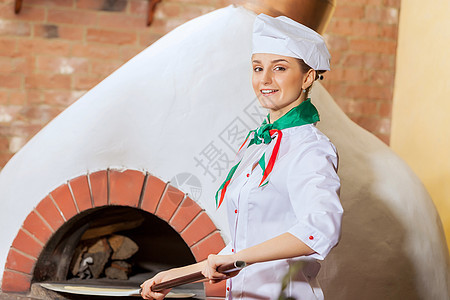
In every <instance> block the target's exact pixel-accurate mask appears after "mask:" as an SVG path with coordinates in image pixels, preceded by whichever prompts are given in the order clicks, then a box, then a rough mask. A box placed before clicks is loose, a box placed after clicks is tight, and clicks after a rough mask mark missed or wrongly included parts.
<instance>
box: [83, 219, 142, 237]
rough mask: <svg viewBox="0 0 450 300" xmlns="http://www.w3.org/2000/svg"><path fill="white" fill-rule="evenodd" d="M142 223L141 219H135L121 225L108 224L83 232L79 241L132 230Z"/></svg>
mask: <svg viewBox="0 0 450 300" xmlns="http://www.w3.org/2000/svg"><path fill="white" fill-rule="evenodd" d="M143 222H144V219H143V218H141V219H137V220H134V221H126V222H121V223H115V224H110V225H105V226H99V227H94V228H89V229H88V230H86V231H85V232H84V234H83V236H82V237H81V240H82V241H84V240H89V239H93V238H98V237H102V236H106V235H109V234H112V233H114V232H118V231H123V230H129V229H134V228H137V227H139V226H141V224H142V223H143Z"/></svg>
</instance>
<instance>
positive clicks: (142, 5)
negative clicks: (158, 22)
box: [129, 0, 149, 15]
mask: <svg viewBox="0 0 450 300" xmlns="http://www.w3.org/2000/svg"><path fill="white" fill-rule="evenodd" d="M129 3H130V13H131V14H133V15H147V12H148V4H149V2H148V1H147V0H134V1H129Z"/></svg>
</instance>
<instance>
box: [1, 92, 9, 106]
mask: <svg viewBox="0 0 450 300" xmlns="http://www.w3.org/2000/svg"><path fill="white" fill-rule="evenodd" d="M8 101H9V92H8V91H6V90H0V104H1V105H4V104H7V103H8Z"/></svg>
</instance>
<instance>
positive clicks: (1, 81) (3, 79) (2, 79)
mask: <svg viewBox="0 0 450 300" xmlns="http://www.w3.org/2000/svg"><path fill="white" fill-rule="evenodd" d="M22 82H23V77H22V76H20V75H13V74H10V75H2V74H0V88H8V89H18V88H21V87H22Z"/></svg>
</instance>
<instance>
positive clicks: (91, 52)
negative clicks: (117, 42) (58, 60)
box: [72, 44, 120, 59]
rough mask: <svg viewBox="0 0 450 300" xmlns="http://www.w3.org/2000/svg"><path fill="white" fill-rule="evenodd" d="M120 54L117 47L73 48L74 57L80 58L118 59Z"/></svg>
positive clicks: (78, 45)
mask: <svg viewBox="0 0 450 300" xmlns="http://www.w3.org/2000/svg"><path fill="white" fill-rule="evenodd" d="M119 53H120V51H119V48H118V47H115V46H104V45H92V44H89V45H81V44H77V45H73V48H72V55H73V56H78V57H88V58H102V59H117V57H118V56H119Z"/></svg>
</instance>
